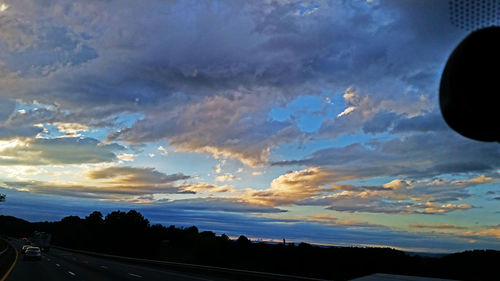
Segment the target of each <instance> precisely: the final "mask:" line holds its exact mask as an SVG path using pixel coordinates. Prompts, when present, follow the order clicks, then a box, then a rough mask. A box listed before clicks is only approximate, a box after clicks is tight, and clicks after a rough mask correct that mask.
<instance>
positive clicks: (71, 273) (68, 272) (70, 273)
mask: <svg viewBox="0 0 500 281" xmlns="http://www.w3.org/2000/svg"><path fill="white" fill-rule="evenodd" d="M68 273H69V274H71V275H73V276H75V275H76V274H74V273H73V272H71V271H68Z"/></svg>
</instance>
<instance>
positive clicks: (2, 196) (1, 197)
mask: <svg viewBox="0 0 500 281" xmlns="http://www.w3.org/2000/svg"><path fill="white" fill-rule="evenodd" d="M5 198H7V195H5V194H0V202H3V201H5Z"/></svg>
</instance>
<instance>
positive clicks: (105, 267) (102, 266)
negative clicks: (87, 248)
mask: <svg viewBox="0 0 500 281" xmlns="http://www.w3.org/2000/svg"><path fill="white" fill-rule="evenodd" d="M99 267H100V268H104V269H108V267H107V266H105V265H101V266H99Z"/></svg>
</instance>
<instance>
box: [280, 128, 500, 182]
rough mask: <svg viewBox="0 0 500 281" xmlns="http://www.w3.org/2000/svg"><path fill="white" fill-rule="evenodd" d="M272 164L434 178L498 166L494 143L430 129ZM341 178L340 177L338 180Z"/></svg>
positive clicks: (499, 152)
mask: <svg viewBox="0 0 500 281" xmlns="http://www.w3.org/2000/svg"><path fill="white" fill-rule="evenodd" d="M273 165H278V166H285V165H307V166H327V167H329V169H332V170H335V171H336V172H338V173H340V174H342V175H343V177H344V180H345V179H354V178H367V177H375V176H409V177H416V178H425V177H433V176H436V175H441V174H450V173H454V174H456V173H467V172H489V171H492V170H494V169H496V168H497V167H499V166H500V147H499V146H498V145H497V144H490V143H484V142H476V141H472V140H468V139H465V138H463V137H461V136H458V135H456V134H455V133H453V132H440V131H438V132H430V133H423V134H414V135H409V136H406V137H401V138H395V139H392V140H388V141H379V142H372V143H369V144H366V145H363V144H360V143H355V144H351V145H348V146H345V147H339V148H337V147H335V148H327V149H322V150H319V151H316V152H315V153H313V154H312V155H311V156H310V157H308V158H306V159H303V160H289V161H281V162H276V163H273ZM339 180H342V179H339Z"/></svg>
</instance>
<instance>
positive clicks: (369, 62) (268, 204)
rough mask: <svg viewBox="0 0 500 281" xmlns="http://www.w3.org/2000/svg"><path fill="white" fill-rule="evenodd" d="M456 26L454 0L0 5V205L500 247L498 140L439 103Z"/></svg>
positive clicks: (425, 244) (39, 215)
mask: <svg viewBox="0 0 500 281" xmlns="http://www.w3.org/2000/svg"><path fill="white" fill-rule="evenodd" d="M486 2H488V1H486ZM449 18H450V11H449V3H448V1H442V0H433V1H416V0H415V1H409V0H394V1H383V0H371V1H367V0H353V1H342V0H335V1H333V0H332V1H327V0H310V1H296V0H261V1H239V0H227V1H222V0H220V1H215V0H214V1H209V0H206V1H202V0H182V1H180V0H179V1H174V0H172V1H164V0H161V1H160V0H157V1H155V0H148V1H136V0H119V1H118V0H111V1H102V0H89V1H64V0H45V1H38V0H36V1H35V0H15V1H14V0H12V1H9V0H0V193H4V194H7V200H6V201H5V202H3V203H0V213H2V214H7V215H14V216H17V217H22V218H25V219H28V220H32V221H40V220H58V219H60V218H62V217H64V216H67V215H81V216H84V215H87V214H88V213H90V212H91V211H93V210H100V211H102V212H103V213H106V212H109V211H112V210H117V209H121V210H127V209H131V208H134V209H137V210H140V211H141V212H142V213H143V214H144V215H145V216H146V217H148V218H149V219H150V220H151V221H152V222H153V223H163V224H167V225H170V224H175V225H178V226H190V225H197V226H198V227H199V228H200V229H204V230H212V231H215V232H217V233H219V234H221V233H227V234H229V235H232V236H237V235H240V234H244V235H247V236H248V237H250V238H253V239H263V240H265V239H277V240H281V239H282V238H286V239H287V240H288V241H296V242H300V241H307V242H311V243H320V244H332V245H373V246H379V245H381V246H390V247H396V248H400V249H405V250H417V251H433V252H439V251H459V250H464V249H476V248H481V249H482V248H493V249H500V225H499V222H500V221H499V218H500V205H499V203H500V183H499V182H500V145H499V144H497V143H483V142H477V141H473V140H468V139H466V138H464V137H462V136H460V135H458V134H457V133H455V132H453V131H452V130H450V129H449V128H448V126H447V125H446V123H445V122H444V121H443V119H442V117H441V115H440V112H439V106H438V88H439V79H440V73H441V71H442V69H443V68H444V65H445V63H446V59H447V57H448V55H449V54H450V52H451V51H452V50H453V48H454V47H455V46H456V45H457V44H458V43H459V42H460V40H462V39H463V38H464V36H466V35H467V31H466V30H462V29H459V28H457V27H456V26H455V25H453V24H452V22H450V20H449Z"/></svg>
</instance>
